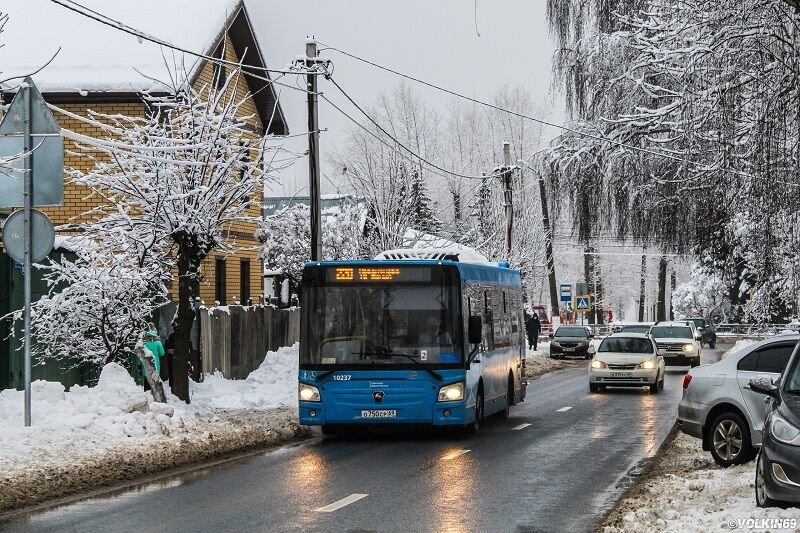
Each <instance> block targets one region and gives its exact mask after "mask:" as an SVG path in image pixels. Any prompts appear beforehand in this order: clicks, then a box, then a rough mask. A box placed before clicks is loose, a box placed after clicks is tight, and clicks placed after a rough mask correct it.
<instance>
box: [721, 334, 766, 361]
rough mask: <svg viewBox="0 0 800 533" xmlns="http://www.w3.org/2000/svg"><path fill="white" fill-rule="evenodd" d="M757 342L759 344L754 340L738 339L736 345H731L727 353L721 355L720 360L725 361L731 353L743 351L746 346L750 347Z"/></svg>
mask: <svg viewBox="0 0 800 533" xmlns="http://www.w3.org/2000/svg"><path fill="white" fill-rule="evenodd" d="M757 342H759V341H758V340H756V339H739V340H737V341H736V343H735V344H734V345H733V347H731V348H730V349H728V351H726V352H725V353H723V354H722V355H721V356H720V359H725V358H726V357H728V356H729V355H731V354H733V353H736V352H738V351H739V350H743V349H745V348H747V347H748V346H750V345H751V344H755V343H757Z"/></svg>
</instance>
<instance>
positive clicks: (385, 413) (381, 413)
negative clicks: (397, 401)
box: [361, 409, 397, 418]
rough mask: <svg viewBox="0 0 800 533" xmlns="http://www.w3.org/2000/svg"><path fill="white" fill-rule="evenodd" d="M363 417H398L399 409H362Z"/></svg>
mask: <svg viewBox="0 0 800 533" xmlns="http://www.w3.org/2000/svg"><path fill="white" fill-rule="evenodd" d="M361 418H397V411H395V410H394V409H370V410H369V411H361Z"/></svg>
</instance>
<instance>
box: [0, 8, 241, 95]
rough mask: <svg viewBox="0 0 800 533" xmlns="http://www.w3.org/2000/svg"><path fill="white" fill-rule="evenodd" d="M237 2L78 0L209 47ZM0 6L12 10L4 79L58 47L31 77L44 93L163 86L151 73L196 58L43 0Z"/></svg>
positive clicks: (164, 76)
mask: <svg viewBox="0 0 800 533" xmlns="http://www.w3.org/2000/svg"><path fill="white" fill-rule="evenodd" d="M240 2H241V0H136V1H131V0H127V1H116V2H109V1H107V0H83V1H82V2H81V4H82V5H84V6H86V7H87V8H89V9H92V10H96V11H98V12H100V13H102V14H104V15H106V16H108V17H110V18H113V19H115V20H118V21H120V22H123V23H125V24H127V25H128V26H131V27H133V28H135V29H137V30H140V31H142V32H144V33H147V34H150V35H153V36H154V37H158V38H160V39H163V40H165V41H168V42H170V43H171V44H174V45H178V46H180V47H183V48H185V49H188V50H191V51H193V52H200V53H207V52H209V50H210V49H211V48H212V47H213V46H214V45H215V44H216V42H215V41H216V39H217V37H218V36H220V34H221V31H222V30H223V29H224V27H225V22H226V20H227V19H228V17H229V16H230V15H231V14H233V13H234V12H235V10H236V9H238V6H239V4H240ZM0 11H3V12H5V13H8V15H9V20H8V22H7V23H6V25H5V28H4V31H3V33H2V34H0V43H2V44H3V45H4V46H3V47H2V48H0V65H2V67H0V70H2V78H4V79H5V78H7V77H9V76H16V75H23V74H27V73H30V72H33V71H34V70H36V69H38V68H39V67H41V66H42V65H44V64H45V63H46V62H47V61H48V60H49V59H50V57H51V56H52V55H53V54H54V53H55V52H56V51H57V50H58V49H59V47H61V51H60V52H59V53H58V55H57V56H56V58H55V59H54V60H53V62H52V63H51V64H50V65H48V66H47V67H46V68H44V69H43V70H42V71H41V72H39V73H37V74H35V75H34V76H33V78H34V81H35V82H36V84H37V86H38V87H39V90H41V91H42V92H69V93H75V92H83V91H107V92H146V91H160V90H164V87H163V86H162V85H161V84H159V83H158V82H156V81H154V80H153V79H150V78H155V79H156V80H166V81H169V79H170V76H169V72H170V71H171V72H173V73H175V72H176V70H177V72H181V71H182V70H183V69H184V67H185V70H186V71H187V72H188V73H190V74H191V73H192V72H193V70H194V67H196V66H197V64H198V63H197V59H196V58H195V57H193V56H189V55H185V54H183V53H181V52H177V51H174V50H171V49H166V48H164V49H162V47H161V46H159V45H157V44H154V43H151V42H149V41H145V40H141V41H140V40H139V38H137V37H134V36H133V35H129V34H127V33H125V32H122V31H120V30H118V29H115V28H111V27H109V26H106V25H104V24H101V23H100V22H97V21H95V20H92V19H89V18H87V17H84V16H82V15H79V14H78V13H75V12H73V11H70V10H68V9H66V8H65V7H62V6H60V5H58V4H55V3H54V2H50V1H48V0H3V2H2V4H1V5H0ZM184 55H185V57H184ZM165 57H166V59H167V61H168V62H169V63H170V65H171V66H170V67H169V68H168V67H167V64H166V63H165ZM176 65H177V66H178V68H177V69H176V68H175V66H176ZM137 71H138V72H137Z"/></svg>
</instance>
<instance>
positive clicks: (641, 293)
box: [639, 249, 647, 322]
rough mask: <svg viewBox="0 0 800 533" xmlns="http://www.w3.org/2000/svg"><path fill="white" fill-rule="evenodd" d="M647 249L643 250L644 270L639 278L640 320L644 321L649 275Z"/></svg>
mask: <svg viewBox="0 0 800 533" xmlns="http://www.w3.org/2000/svg"><path fill="white" fill-rule="evenodd" d="M644 252H645V250H644V249H643V250H642V272H641V277H640V279H639V322H644V298H645V289H646V287H647V285H646V281H647V279H646V277H647V256H646V255H645V253H644Z"/></svg>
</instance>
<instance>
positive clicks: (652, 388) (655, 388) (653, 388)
mask: <svg viewBox="0 0 800 533" xmlns="http://www.w3.org/2000/svg"><path fill="white" fill-rule="evenodd" d="M659 390H660V389H659V388H658V381H656V382H655V383H653V384H652V385H650V394H658V391H659Z"/></svg>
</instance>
